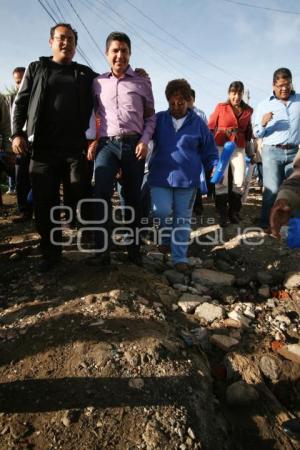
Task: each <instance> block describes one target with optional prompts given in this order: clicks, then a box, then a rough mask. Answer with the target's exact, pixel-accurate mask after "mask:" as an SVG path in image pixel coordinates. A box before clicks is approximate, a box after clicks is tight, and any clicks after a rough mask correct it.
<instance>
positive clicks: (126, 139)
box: [99, 133, 141, 144]
mask: <svg viewBox="0 0 300 450" xmlns="http://www.w3.org/2000/svg"><path fill="white" fill-rule="evenodd" d="M140 137H141V135H140V134H137V133H135V134H119V135H117V136H105V137H101V138H100V139H99V142H100V143H106V142H121V143H122V144H131V143H132V142H135V141H137V140H138V139H140Z"/></svg>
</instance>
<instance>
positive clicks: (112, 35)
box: [105, 31, 131, 53]
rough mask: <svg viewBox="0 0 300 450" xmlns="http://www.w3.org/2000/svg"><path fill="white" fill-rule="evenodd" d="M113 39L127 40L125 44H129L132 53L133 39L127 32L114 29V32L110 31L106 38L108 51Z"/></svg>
mask: <svg viewBox="0 0 300 450" xmlns="http://www.w3.org/2000/svg"><path fill="white" fill-rule="evenodd" d="M112 41H120V42H125V44H127V46H128V48H129V51H130V53H131V41H130V39H129V37H128V36H127V34H125V33H122V32H120V31H113V32H112V33H110V34H109V35H108V36H107V38H106V44H105V46H106V51H107V50H108V49H109V47H110V44H111V43H112Z"/></svg>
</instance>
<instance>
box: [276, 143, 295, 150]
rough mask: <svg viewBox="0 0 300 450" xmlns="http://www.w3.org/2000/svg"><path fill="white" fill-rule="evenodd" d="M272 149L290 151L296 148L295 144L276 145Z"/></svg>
mask: <svg viewBox="0 0 300 450" xmlns="http://www.w3.org/2000/svg"><path fill="white" fill-rule="evenodd" d="M274 147H278V148H282V149H283V150H291V149H292V148H297V147H298V145H297V144H276V145H275V146H274Z"/></svg>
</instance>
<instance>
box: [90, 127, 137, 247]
mask: <svg viewBox="0 0 300 450" xmlns="http://www.w3.org/2000/svg"><path fill="white" fill-rule="evenodd" d="M138 142H139V136H134V137H133V136H132V137H130V138H129V140H128V142H126V143H124V142H122V141H114V140H113V141H111V140H106V139H105V138H104V139H103V140H100V142H99V146H98V149H97V155H96V160H95V188H94V194H95V199H99V200H103V201H104V202H96V203H95V219H96V220H99V221H101V222H102V223H101V224H99V227H101V228H103V231H96V232H95V245H96V249H97V250H99V251H103V252H104V251H108V250H109V248H110V243H111V226H112V223H111V213H112V206H111V197H112V195H113V190H114V182H115V176H116V173H117V172H118V170H119V169H120V168H121V169H122V190H123V193H124V199H125V205H126V206H130V207H131V208H133V211H134V217H132V214H130V213H129V212H128V211H127V210H126V211H125V219H126V220H128V221H130V220H131V219H132V220H131V223H128V224H126V227H128V228H129V229H130V230H132V236H134V238H133V239H132V244H131V245H129V246H128V251H134V250H136V249H137V248H138V247H139V243H138V228H139V226H140V222H141V185H142V181H143V175H144V167H145V160H144V159H141V160H138V159H137V158H136V156H135V148H136V145H137V143H138ZM105 205H106V207H105ZM105 209H106V211H105ZM106 212H107V213H108V214H106ZM97 226H98V225H97ZM118 226H120V225H118ZM105 232H106V236H107V238H108V239H107V241H106V239H105Z"/></svg>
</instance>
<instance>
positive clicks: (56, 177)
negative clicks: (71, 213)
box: [30, 155, 85, 258]
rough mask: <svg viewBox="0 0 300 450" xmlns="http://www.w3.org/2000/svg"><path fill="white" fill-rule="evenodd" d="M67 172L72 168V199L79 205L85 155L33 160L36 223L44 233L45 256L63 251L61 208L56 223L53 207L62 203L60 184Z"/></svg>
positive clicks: (82, 191) (82, 193) (81, 193)
mask: <svg viewBox="0 0 300 450" xmlns="http://www.w3.org/2000/svg"><path fill="white" fill-rule="evenodd" d="M66 171H69V174H70V177H69V178H70V195H71V194H72V200H71V201H72V204H77V202H78V201H79V200H80V199H81V198H83V196H84V195H85V194H84V187H85V181H84V174H85V158H84V156H83V155H82V156H80V157H78V158H67V157H63V156H61V157H54V158H53V159H52V161H51V162H44V161H43V162H42V161H36V160H31V162H30V176H31V181H32V196H33V208H34V215H35V222H36V228H37V231H38V233H39V234H40V236H41V250H42V254H43V256H44V258H51V257H56V256H59V255H60V254H61V251H62V246H61V245H60V243H61V240H62V231H61V227H60V223H59V221H60V211H59V209H57V210H56V211H55V212H54V213H53V219H54V221H57V222H58V223H53V220H51V210H52V208H53V207H55V206H59V205H60V193H59V190H60V184H61V182H62V180H63V178H64V176H65V174H66ZM54 228H57V231H55V232H53V229H54ZM51 231H52V233H51ZM51 234H52V235H51Z"/></svg>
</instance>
